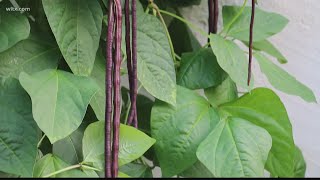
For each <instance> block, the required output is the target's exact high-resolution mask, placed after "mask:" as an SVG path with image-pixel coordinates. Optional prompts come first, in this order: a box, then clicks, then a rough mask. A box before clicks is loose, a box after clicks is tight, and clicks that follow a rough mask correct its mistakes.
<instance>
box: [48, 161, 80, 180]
mask: <svg viewBox="0 0 320 180" xmlns="http://www.w3.org/2000/svg"><path fill="white" fill-rule="evenodd" d="M79 167H81V164H76V165H73V166H69V167H66V168H64V169H60V170H58V171H55V172H53V173H50V174H48V175H45V176H43V177H44V178H47V177H51V176H54V175H57V174H60V173H63V172H66V171H70V170H72V169H77V168H79Z"/></svg>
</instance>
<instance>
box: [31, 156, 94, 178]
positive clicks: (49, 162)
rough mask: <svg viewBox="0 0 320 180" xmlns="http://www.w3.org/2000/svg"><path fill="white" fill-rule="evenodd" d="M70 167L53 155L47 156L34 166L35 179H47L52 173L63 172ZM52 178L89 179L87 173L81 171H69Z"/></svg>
mask: <svg viewBox="0 0 320 180" xmlns="http://www.w3.org/2000/svg"><path fill="white" fill-rule="evenodd" d="M69 166H70V165H69V164H67V163H66V162H64V161H63V160H61V159H60V158H58V157H57V156H55V155H53V154H47V155H45V156H44V157H42V158H41V159H40V160H39V161H37V163H36V164H35V166H34V171H33V177H35V178H39V177H45V176H47V175H49V174H51V173H54V172H56V171H59V170H62V169H64V168H67V167H69ZM50 177H54V178H62V177H63V178H70V177H73V178H75V177H78V178H80V177H88V176H87V174H86V173H84V172H82V171H81V170H79V169H72V170H68V171H65V172H62V173H59V174H56V175H53V176H50Z"/></svg>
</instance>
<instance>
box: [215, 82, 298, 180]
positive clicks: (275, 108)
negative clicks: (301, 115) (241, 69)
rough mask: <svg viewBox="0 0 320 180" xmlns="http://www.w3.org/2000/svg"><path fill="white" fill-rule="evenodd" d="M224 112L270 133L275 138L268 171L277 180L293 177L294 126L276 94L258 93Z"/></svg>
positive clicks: (264, 89) (249, 95) (256, 91)
mask: <svg viewBox="0 0 320 180" xmlns="http://www.w3.org/2000/svg"><path fill="white" fill-rule="evenodd" d="M220 110H223V111H226V112H228V113H230V114H231V115H232V116H234V117H239V118H242V119H245V120H247V121H250V122H251V123H253V124H255V125H257V126H260V127H262V128H264V129H266V130H267V131H268V132H269V134H270V135H271V137H272V148H271V151H270V153H269V157H268V160H267V164H266V169H267V170H268V171H269V172H270V173H271V174H272V175H273V176H279V177H292V176H293V164H294V158H293V157H294V153H295V146H294V141H293V135H292V126H291V123H290V121H289V117H288V114H287V111H286V109H285V107H284V105H283V104H282V102H281V100H280V98H279V97H278V96H277V95H276V94H275V93H274V92H273V91H272V90H270V89H266V88H257V89H254V90H252V91H251V93H247V94H245V95H244V96H242V97H240V98H239V99H238V100H236V101H234V102H231V103H227V104H224V105H222V106H221V107H220Z"/></svg>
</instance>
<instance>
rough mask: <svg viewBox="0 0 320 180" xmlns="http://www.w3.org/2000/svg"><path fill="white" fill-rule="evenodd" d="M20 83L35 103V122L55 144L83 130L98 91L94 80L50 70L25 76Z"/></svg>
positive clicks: (33, 103) (33, 106)
mask: <svg viewBox="0 0 320 180" xmlns="http://www.w3.org/2000/svg"><path fill="white" fill-rule="evenodd" d="M19 79H20V83H21V85H22V86H23V87H24V89H25V90H26V91H27V92H28V94H29V95H30V97H31V99H32V112H33V117H34V119H35V121H36V122H37V124H38V126H39V127H40V129H41V130H42V131H43V132H44V133H45V134H46V135H47V136H48V138H49V139H50V142H51V143H52V144H53V143H54V142H56V141H58V140H60V139H63V138H65V137H67V136H68V135H70V134H71V133H72V132H73V131H75V130H76V129H77V128H78V127H79V126H80V124H81V122H82V119H83V117H84V115H85V113H86V110H87V106H88V104H89V102H90V100H91V98H92V96H93V95H94V94H95V93H96V92H97V89H98V87H97V85H96V84H95V83H94V82H93V81H92V80H91V79H89V78H87V77H80V76H75V75H73V74H71V73H68V72H64V71H60V70H51V69H48V70H44V71H41V72H38V73H35V74H33V75H28V74H26V73H24V72H22V73H21V74H20V77H19ZM71 112H72V113H71Z"/></svg>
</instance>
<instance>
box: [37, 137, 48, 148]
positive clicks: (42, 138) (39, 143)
mask: <svg viewBox="0 0 320 180" xmlns="http://www.w3.org/2000/svg"><path fill="white" fill-rule="evenodd" d="M45 137H46V134H43V136H42V137H41V139H40V141H39V142H38V144H37V147H38V149H39V147H40V146H41V143H42V141H43V140H44V138H45Z"/></svg>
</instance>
